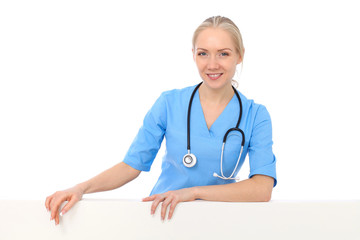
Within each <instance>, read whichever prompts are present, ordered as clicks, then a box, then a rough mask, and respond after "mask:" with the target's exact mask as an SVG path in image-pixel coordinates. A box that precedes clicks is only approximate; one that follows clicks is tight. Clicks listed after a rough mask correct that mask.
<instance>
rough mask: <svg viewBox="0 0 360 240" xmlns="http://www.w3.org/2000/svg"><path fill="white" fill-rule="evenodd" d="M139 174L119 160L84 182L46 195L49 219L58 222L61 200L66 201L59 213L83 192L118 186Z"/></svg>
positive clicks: (64, 211) (105, 189) (106, 189)
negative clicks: (49, 212) (49, 213)
mask: <svg viewBox="0 0 360 240" xmlns="http://www.w3.org/2000/svg"><path fill="white" fill-rule="evenodd" d="M139 174H140V171H139V170H136V169H134V168H132V167H130V166H129V165H127V164H125V163H123V162H121V163H119V164H117V165H115V166H113V167H112V168H110V169H108V170H106V171H104V172H102V173H100V174H99V175H97V176H95V177H94V178H91V179H90V180H88V181H86V182H83V183H80V184H78V185H76V186H74V187H72V188H69V189H67V190H64V191H58V192H55V193H54V194H52V195H50V196H48V197H47V198H46V201H45V207H46V208H47V210H48V211H51V218H50V220H53V219H55V224H59V210H60V206H61V204H62V203H63V202H65V201H68V203H67V204H66V205H65V206H64V207H63V208H62V210H61V215H63V214H65V213H66V212H67V211H69V210H70V208H71V207H72V206H74V204H75V203H77V202H78V201H80V200H81V198H82V196H83V195H84V194H86V193H94V192H101V191H108V190H113V189H116V188H119V187H121V186H123V185H125V184H126V183H128V182H130V181H132V180H133V179H135V178H136V177H137V176H139Z"/></svg>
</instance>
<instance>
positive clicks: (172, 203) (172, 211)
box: [168, 200, 179, 220]
mask: <svg viewBox="0 0 360 240" xmlns="http://www.w3.org/2000/svg"><path fill="white" fill-rule="evenodd" d="M178 203H179V201H176V200H173V201H172V202H171V205H170V209H169V215H168V220H170V219H171V218H172V216H173V214H174V211H175V207H176V205H177V204H178Z"/></svg>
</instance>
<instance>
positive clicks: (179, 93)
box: [159, 85, 196, 104]
mask: <svg viewBox="0 0 360 240" xmlns="http://www.w3.org/2000/svg"><path fill="white" fill-rule="evenodd" d="M195 87H196V85H194V86H189V87H185V88H181V89H172V90H167V91H164V92H162V93H161V95H160V97H159V99H162V101H164V102H166V103H172V104H173V103H185V102H188V101H189V99H190V96H191V94H192V92H193V91H194V89H195Z"/></svg>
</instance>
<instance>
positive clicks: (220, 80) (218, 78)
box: [193, 27, 241, 90]
mask: <svg viewBox="0 0 360 240" xmlns="http://www.w3.org/2000/svg"><path fill="white" fill-rule="evenodd" d="M193 56H194V60H195V62H196V66H197V68H198V71H199V74H200V76H201V78H202V79H203V81H204V84H205V85H206V86H207V87H209V88H211V89H214V90H215V89H223V88H226V87H228V86H231V80H232V78H233V76H234V74H235V70H236V65H237V64H239V63H241V57H240V55H239V54H238V53H237V51H236V48H235V46H234V43H233V40H232V39H231V37H230V34H229V33H228V32H226V31H225V30H222V29H220V28H210V27H209V28H206V29H205V30H203V31H202V32H200V33H199V35H198V37H197V39H196V42H195V49H193Z"/></svg>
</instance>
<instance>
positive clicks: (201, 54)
mask: <svg viewBox="0 0 360 240" xmlns="http://www.w3.org/2000/svg"><path fill="white" fill-rule="evenodd" d="M198 56H206V52H199V53H198Z"/></svg>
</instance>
